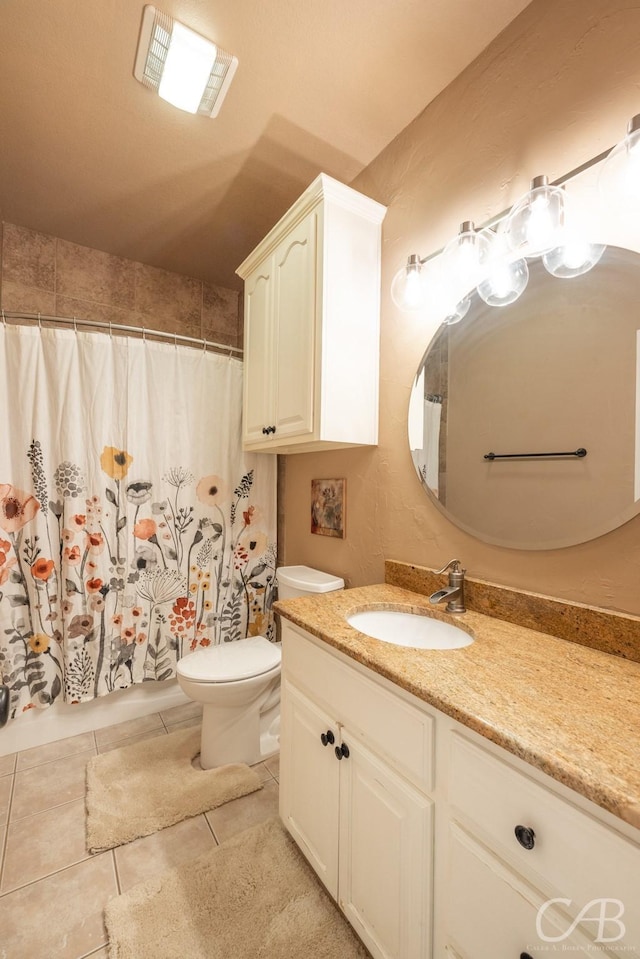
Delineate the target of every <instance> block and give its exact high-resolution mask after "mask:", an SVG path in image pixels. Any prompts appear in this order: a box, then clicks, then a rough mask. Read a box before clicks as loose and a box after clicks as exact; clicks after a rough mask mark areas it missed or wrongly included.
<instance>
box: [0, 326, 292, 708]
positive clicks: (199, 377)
mask: <svg viewBox="0 0 640 959" xmlns="http://www.w3.org/2000/svg"><path fill="white" fill-rule="evenodd" d="M241 401H242V364H241V363H240V362H239V361H238V360H234V359H229V358H227V357H223V356H220V355H217V354H213V353H210V352H205V351H202V350H197V349H190V348H185V347H179V346H175V345H173V344H170V345H167V344H161V343H157V342H152V341H148V340H147V341H145V340H141V339H137V338H133V337H127V338H125V337H117V336H109V335H102V334H95V333H81V332H75V331H72V330H64V329H42V330H39V329H37V328H32V327H4V326H0V409H2V410H3V421H4V424H5V427H4V435H3V437H2V439H1V440H0V682H4V683H5V684H6V685H7V686H8V687H9V689H10V703H11V707H10V716H11V718H15V717H16V716H18V715H20V714H21V713H22V712H23V711H24V710H27V709H30V708H33V707H44V706H49V705H50V704H52V703H53V702H55V701H56V700H62V701H65V702H68V703H81V702H85V701H87V700H90V699H93V698H94V697H96V696H103V695H105V694H107V693H110V692H112V691H113V690H116V689H122V688H124V687H126V686H129V685H131V684H132V683H139V682H144V681H152V680H164V679H169V678H171V677H172V676H174V675H175V670H176V663H177V661H178V660H179V659H180V658H181V657H182V656H184V655H185V654H187V653H189V652H190V651H192V650H195V649H198V648H202V647H206V646H210V645H213V644H218V643H223V642H233V641H235V640H238V639H241V638H243V637H245V636H254V635H264V636H266V637H267V638H269V639H273V638H274V637H273V621H272V615H271V601H272V592H273V588H274V577H275V558H276V548H275V522H276V520H275V495H276V477H275V456H268V455H264V454H260V455H256V454H253V455H252V454H243V453H242V449H241V440H240V435H241V434H240V423H241Z"/></svg>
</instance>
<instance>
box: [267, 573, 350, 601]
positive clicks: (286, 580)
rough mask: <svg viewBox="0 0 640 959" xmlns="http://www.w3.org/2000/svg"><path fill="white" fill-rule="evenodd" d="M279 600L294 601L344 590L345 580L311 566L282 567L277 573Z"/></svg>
mask: <svg viewBox="0 0 640 959" xmlns="http://www.w3.org/2000/svg"><path fill="white" fill-rule="evenodd" d="M277 579H278V599H294V597H296V596H310V595H311V594H312V593H314V594H315V593H331V592H333V590H335V589H344V580H343V579H341V578H340V577H339V576H332V575H331V573H323V572H322V571H321V570H319V569H312V568H311V567H310V566H281V567H280V568H279V569H278V571H277Z"/></svg>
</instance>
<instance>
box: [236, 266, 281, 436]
mask: <svg viewBox="0 0 640 959" xmlns="http://www.w3.org/2000/svg"><path fill="white" fill-rule="evenodd" d="M272 265H273V260H272V259H271V260H268V261H267V262H266V263H264V264H263V265H262V266H261V267H260V268H259V269H258V270H257V271H256V272H255V273H254V274H252V275H251V276H250V277H249V278H248V279H247V283H246V286H245V312H244V315H245V339H244V405H243V439H244V441H245V442H255V441H256V440H260V441H264V439H265V434H264V433H263V432H262V430H263V427H266V426H270V425H272V424H273V423H274V418H275V399H274V398H275V371H274V369H273V323H272V318H271V309H272V306H271V299H272V295H273V290H272V282H273V276H272V272H273V271H272Z"/></svg>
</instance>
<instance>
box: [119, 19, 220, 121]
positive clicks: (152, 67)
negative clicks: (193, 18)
mask: <svg viewBox="0 0 640 959" xmlns="http://www.w3.org/2000/svg"><path fill="white" fill-rule="evenodd" d="M237 66H238V60H237V58H236V57H234V56H232V55H231V54H230V53H225V52H224V50H221V49H220V48H219V47H218V46H217V45H216V44H215V43H213V42H212V41H211V40H207V39H206V37H203V36H201V35H200V34H199V33H196V32H195V31H194V30H191V29H189V27H186V26H185V25H184V24H183V23H180V22H179V21H178V20H174V19H173V17H170V16H169V15H168V14H167V13H163V12H162V11H161V10H157V9H156V8H155V7H153V6H151V5H149V4H148V5H147V6H145V8H144V12H143V15H142V26H141V29H140V39H139V41H138V52H137V54H136V62H135V67H134V70H133V75H134V76H135V78H136V80H139V81H140V83H143V84H144V85H145V86H147V87H150V88H151V89H152V90H155V91H156V92H157V93H158V95H159V96H161V97H162V99H163V100H166V101H167V102H168V103H171V104H173V106H175V107H178V109H179V110H185V111H186V112H187V113H200V114H203V115H204V116H208V117H212V118H213V117H216V116H217V115H218V113H219V112H220V107H221V106H222V101H223V100H224V98H225V96H226V94H227V90H228V89H229V86H230V84H231V81H232V79H233V75H234V74H235V72H236V68H237Z"/></svg>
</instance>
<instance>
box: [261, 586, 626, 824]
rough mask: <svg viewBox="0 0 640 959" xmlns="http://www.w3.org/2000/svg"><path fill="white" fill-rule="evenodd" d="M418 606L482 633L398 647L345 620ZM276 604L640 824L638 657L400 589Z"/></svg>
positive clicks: (499, 742)
mask: <svg viewBox="0 0 640 959" xmlns="http://www.w3.org/2000/svg"><path fill="white" fill-rule="evenodd" d="M407 607H411V608H412V609H415V610H425V611H427V612H428V614H429V615H430V616H434V617H435V618H437V619H441V620H443V621H445V622H451V623H454V624H455V625H456V626H460V627H462V628H463V629H465V630H466V631H467V632H469V633H471V634H472V635H473V637H474V640H475V641H474V642H473V643H472V644H471V645H470V646H466V647H464V648H462V649H454V650H419V649H408V648H405V647H399V646H394V645H391V644H389V643H383V642H381V641H379V640H376V639H371V638H370V637H368V636H365V635H363V634H362V633H360V632H358V631H357V630H356V629H353V627H351V626H349V625H348V623H347V622H346V620H345V617H346V616H347V615H348V614H349V613H351V612H353V611H355V610H357V609H362V608H383V609H384V608H391V609H393V608H401V609H406V608H407ZM275 610H276V612H278V613H280V614H281V615H282V616H283V617H284V618H285V619H288V620H290V621H291V622H292V623H295V624H296V625H298V626H300V627H302V628H303V629H305V630H307V631H308V632H309V633H311V634H312V635H314V636H317V637H318V638H319V639H321V640H323V641H324V642H326V643H328V644H329V645H330V646H333V647H335V649H338V650H340V652H342V653H345V654H346V655H347V656H350V657H351V658H352V659H355V660H357V661H358V662H359V663H362V665H364V666H367V667H369V668H370V669H372V670H373V671H374V672H376V673H378V674H379V675H381V676H385V677H386V678H387V679H389V680H391V681H392V682H393V683H396V684H397V685H398V686H401V687H402V688H403V689H406V690H407V691H408V692H410V693H413V695H414V696H417V697H418V698H419V699H421V700H423V701H424V702H425V703H429V704H430V705H432V706H435V707H436V708H437V709H439V710H441V711H442V712H443V713H446V714H447V715H449V716H452V717H453V718H454V719H456V720H458V721H459V722H461V723H463V724H464V725H465V726H468V727H469V728H470V729H473V730H475V731H476V732H478V733H480V734H481V735H482V736H484V737H485V738H487V739H490V740H491V741H492V742H494V743H496V744H497V745H499V746H502V747H503V748H505V749H507V750H509V752H511V753H513V754H514V755H516V756H519V757H520V758H521V759H523V760H525V762H528V763H530V764H531V765H533V766H536V767H538V768H539V769H541V770H542V771H543V772H545V773H547V774H548V775H550V776H552V777H553V778H554V779H556V780H558V781H559V782H561V783H564V784H565V785H566V786H569V787H570V788H571V789H574V790H575V791H576V792H578V793H581V794H582V795H583V796H586V797H587V798H588V799H590V800H592V801H593V802H595V803H597V804H598V805H599V806H602V807H603V808H604V809H607V810H609V811H610V812H612V813H613V814H614V815H616V816H618V817H619V818H621V819H623V820H625V821H626V822H628V823H631V824H632V825H633V826H635V827H637V828H640V663H637V662H630V661H629V660H625V659H622V658H620V657H618V656H612V655H609V654H607V653H604V652H600V651H598V650H594V649H589V648H587V647H584V646H580V645H578V644H576V643H572V642H568V641H567V640H564V639H556V638H555V637H553V636H549V635H547V634H545V633H540V632H537V631H535V630H533V629H528V628H525V627H522V626H518V625H515V624H513V623H507V622H503V621H502V620H499V619H494V618H492V617H489V616H485V615H483V614H482V613H476V612H473V611H471V610H469V611H467V612H466V613H463V614H461V615H451V614H447V613H445V612H444V611H442V612H441V611H440V608H437V609H436V608H435V607H434V606H431V605H430V604H429V601H428V599H427V597H426V596H422V595H420V594H418V593H414V592H411V591H409V590H407V589H403V588H401V587H399V586H392V585H389V584H387V585H379V586H363V587H358V588H356V589H349V590H344V591H341V592H334V593H325V594H324V595H319V596H314V597H301V598H300V599H289V600H283V601H280V602H278V603H276V604H275Z"/></svg>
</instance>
